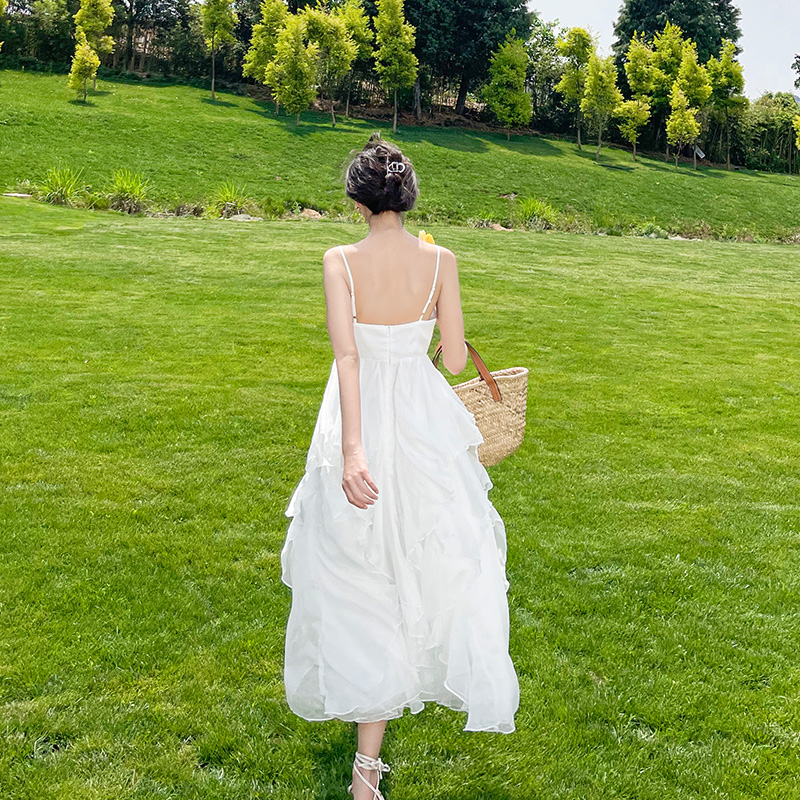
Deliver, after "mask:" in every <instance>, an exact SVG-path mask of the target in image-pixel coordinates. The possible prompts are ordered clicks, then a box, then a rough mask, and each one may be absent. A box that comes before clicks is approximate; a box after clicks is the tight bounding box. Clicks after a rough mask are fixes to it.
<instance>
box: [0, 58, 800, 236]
mask: <svg viewBox="0 0 800 800" xmlns="http://www.w3.org/2000/svg"><path fill="white" fill-rule="evenodd" d="M339 120H340V121H339V123H338V124H337V126H336V128H335V129H332V128H331V125H330V117H329V116H328V115H327V114H320V113H314V112H306V113H304V114H303V119H302V122H301V124H300V126H299V127H298V128H297V129H295V127H294V116H284V115H281V116H279V117H276V116H275V112H274V105H273V104H271V103H261V102H258V101H256V100H254V99H252V98H249V97H243V96H240V95H234V94H227V93H219V95H218V99H217V101H216V102H214V101H212V100H211V99H210V93H209V92H208V91H205V90H202V89H196V88H192V87H187V86H181V85H173V86H155V85H145V84H139V83H126V82H121V81H107V80H100V81H99V82H98V92H97V94H94V95H90V102H89V103H88V104H87V105H83V104H82V103H80V102H77V101H76V100H74V92H72V91H71V90H69V89H68V88H67V86H66V76H65V75H47V74H42V73H26V72H19V71H11V70H0V187H5V188H6V189H13V188H15V187H16V185H17V182H18V181H22V180H26V179H28V180H38V179H40V178H41V177H42V175H43V174H44V172H45V171H46V170H47V168H49V167H50V166H53V165H55V164H63V165H66V166H71V167H72V168H74V169H76V170H77V169H81V168H82V169H83V170H84V177H85V180H86V181H87V182H88V183H89V184H90V185H91V186H92V187H93V188H94V189H96V190H101V189H102V188H103V187H104V186H105V184H106V182H107V179H108V176H109V175H110V173H111V171H112V170H113V169H116V168H120V167H128V168H130V169H132V170H135V171H139V172H141V173H143V174H144V175H145V176H146V177H147V178H148V179H150V181H151V183H152V188H153V198H154V199H155V200H156V201H157V202H158V203H160V204H162V205H163V206H165V207H167V206H172V207H174V206H175V205H176V204H178V203H179V202H199V201H202V200H203V199H204V198H208V197H209V196H210V194H211V193H213V192H214V191H215V190H216V189H217V188H218V187H219V185H220V184H222V183H223V182H224V181H226V180H232V181H234V182H235V183H237V184H239V185H241V186H243V187H244V188H245V189H246V191H247V192H248V193H249V194H250V195H251V196H252V197H253V198H254V199H255V200H258V201H261V200H262V199H263V198H271V199H272V200H277V201H281V202H292V201H294V202H298V203H299V204H301V205H303V206H311V207H316V208H319V209H321V210H324V209H332V210H340V211H341V210H346V209H347V208H348V206H347V203H346V202H345V201H344V200H343V190H342V182H341V178H342V167H343V164H344V163H345V161H346V159H347V158H348V153H349V151H350V150H351V149H360V148H361V147H362V146H363V145H364V143H365V142H366V140H367V139H368V137H369V134H370V132H372V131H373V130H375V129H380V130H381V131H382V132H383V135H384V136H386V137H388V138H390V139H392V140H394V141H396V142H397V143H398V144H399V145H400V146H401V147H402V148H403V150H404V151H405V152H406V153H407V154H408V155H409V157H410V158H411V159H412V161H413V162H414V164H415V166H416V168H417V170H418V172H419V175H420V188H421V193H422V194H421V198H420V201H419V204H418V207H417V209H416V210H415V212H413V213H412V215H410V217H409V220H411V219H412V218H415V219H417V220H419V221H425V222H426V223H430V221H437V220H448V221H451V222H466V221H467V220H468V219H474V218H486V219H490V220H503V219H506V218H507V217H508V216H509V214H510V201H509V200H508V199H507V198H505V197H503V195H507V194H514V193H516V194H518V195H522V196H536V197H539V198H542V199H545V200H547V201H548V202H550V203H551V204H552V205H553V206H554V207H555V208H556V209H558V210H560V211H563V212H565V213H566V215H567V216H570V215H572V214H573V213H574V215H575V216H576V217H577V218H578V219H581V220H584V221H588V222H589V223H590V224H592V225H595V226H600V227H609V228H614V227H615V226H624V225H629V224H644V223H646V222H648V221H652V222H655V223H657V224H658V225H660V226H661V227H663V228H665V229H669V230H672V231H675V232H678V233H681V232H684V233H687V234H688V233H691V232H694V231H707V232H710V233H712V234H714V235H716V236H734V235H751V236H755V237H761V238H776V237H787V236H790V235H791V234H793V233H796V232H797V231H798V229H800V177H798V176H793V177H790V176H786V175H769V174H764V173H756V172H740V173H728V172H726V171H725V170H724V169H706V168H703V169H699V170H698V171H697V172H694V171H692V169H691V167H690V166H687V165H683V166H682V167H681V169H680V171H679V172H677V173H676V171H675V168H674V166H673V164H672V163H671V162H670V163H665V162H664V161H663V160H661V159H641V160H640V161H639V162H638V163H634V162H633V160H632V158H631V155H630V153H629V152H627V151H622V150H619V149H610V148H604V149H603V154H602V159H601V161H602V166H598V165H597V164H596V163H595V162H594V147H593V146H592V145H591V144H589V145H587V146H585V147H584V149H583V150H582V151H578V150H577V147H576V145H575V144H574V143H571V142H566V141H562V140H559V139H555V138H546V137H538V136H514V137H512V139H511V141H510V142H507V141H506V137H505V134H504V133H503V132H501V131H498V132H497V133H483V132H477V131H468V130H463V129H460V128H455V129H454V128H436V127H425V126H414V127H412V126H409V127H400V128H398V131H397V134H396V135H394V134H392V131H391V125H388V124H387V123H384V122H376V121H370V120H361V119H351V120H345V119H344V118H343V117H340V118H339ZM279 178H280V180H279Z"/></svg>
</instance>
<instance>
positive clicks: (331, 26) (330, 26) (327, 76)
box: [302, 0, 358, 128]
mask: <svg viewBox="0 0 800 800" xmlns="http://www.w3.org/2000/svg"><path fill="white" fill-rule="evenodd" d="M302 14H303V16H304V17H305V20H306V32H307V36H308V38H309V39H310V40H311V41H312V42H314V43H316V45H317V48H318V52H319V58H318V59H317V69H318V82H319V86H320V89H321V90H322V97H323V100H324V99H325V97H327V98H328V99H329V100H330V104H331V127H334V128H335V127H336V112H335V109H334V105H335V103H336V87H337V86H338V85H339V81H340V80H341V79H342V78H343V77H344V76H345V75H346V74H347V73H348V72H349V71H350V66H351V65H352V63H353V60H354V59H355V57H356V55H357V53H358V47H357V46H356V43H355V42H354V41H353V39H352V38H351V36H350V33H349V31H348V30H347V26H346V25H345V22H344V19H343V18H342V17H341V16H338V15H335V14H333V13H332V12H331V11H330V9H329V8H327V6H325V5H323V4H322V3H321V2H320V0H317V4H316V5H315V6H306V7H305V8H304V9H303V12H302Z"/></svg>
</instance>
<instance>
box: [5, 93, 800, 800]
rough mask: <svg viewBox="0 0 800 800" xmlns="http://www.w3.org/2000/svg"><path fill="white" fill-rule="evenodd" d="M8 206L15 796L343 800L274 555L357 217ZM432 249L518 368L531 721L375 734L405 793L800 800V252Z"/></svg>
mask: <svg viewBox="0 0 800 800" xmlns="http://www.w3.org/2000/svg"><path fill="white" fill-rule="evenodd" d="M44 85H46V83H45V84H44ZM65 108H67V109H70V108H71V107H70V106H65ZM70 113H74V111H73V112H70ZM209 113H210V112H209ZM349 135H352V134H349ZM492 146H495V145H492ZM498 146H499V145H498ZM0 219H2V226H0V297H2V303H1V304H0V337H1V338H0V376H2V377H1V380H0V448H1V449H0V455H1V457H0V474H1V475H2V480H1V481H0V520H2V536H0V797H2V798H3V800H22V799H23V798H24V799H25V800H45V799H46V798H47V799H49V798H53V799H56V798H57V799H58V800H85V799H90V800H94V799H95V798H97V799H98V800H99V799H100V798H113V799H114V800H123V798H204V800H211V799H212V798H225V799H226V800H234V798H235V800H245V798H252V800H256V798H258V799H259V800H260V799H261V798H266V797H270V798H273V797H274V798H279V799H280V800H295V799H296V800H306V799H307V798H315V799H316V800H321V799H322V798H331V800H333V798H342V800H343V799H344V798H345V797H346V794H345V786H346V785H347V783H348V781H349V778H350V763H351V759H352V756H353V751H354V747H355V738H354V726H353V725H351V724H349V723H344V722H338V721H330V722H326V723H309V722H305V721H303V720H301V719H299V718H297V717H295V716H294V715H293V714H292V712H291V711H290V710H289V709H288V707H287V705H286V703H285V699H284V693H283V685H282V659H283V633H284V628H285V622H286V617H287V613H288V608H289V601H290V592H289V589H288V588H287V587H285V586H284V585H283V584H282V583H281V581H280V563H279V553H280V548H281V546H282V544H283V540H284V536H285V531H286V524H287V520H286V518H285V517H284V516H283V512H284V509H285V507H286V504H287V502H288V499H289V495H290V493H291V491H292V489H293V487H294V485H295V484H296V482H297V481H298V480H299V478H300V477H301V475H302V472H303V468H304V460H305V454H306V449H307V447H308V444H309V442H310V438H311V433H312V429H313V425H314V421H315V419H316V413H317V410H318V407H319V402H320V400H321V397H322V390H323V386H324V383H325V381H326V379H327V377H328V372H329V369H330V363H331V360H332V357H333V356H332V351H331V348H330V343H329V341H328V338H327V332H326V328H325V319H324V298H323V293H322V284H321V257H322V253H323V251H324V250H325V249H326V248H328V247H330V246H331V245H333V244H336V243H343V242H349V241H355V240H357V239H359V238H361V237H362V236H363V235H364V234H365V232H366V229H365V227H364V226H363V225H361V226H356V225H349V224H332V223H326V222H318V223H314V222H299V221H298V222H288V221H287V222H274V223H260V224H259V223H255V224H253V223H251V224H248V223H232V222H226V221H217V222H214V221H207V220H195V219H155V218H127V217H122V216H118V215H116V214H113V213H100V212H89V211H80V210H73V209H64V208H57V207H52V206H47V205H43V204H37V203H33V202H30V201H20V200H16V201H14V200H8V199H5V198H0ZM412 230H414V229H412ZM433 233H434V235H435V236H436V238H437V241H438V242H439V243H440V244H443V245H445V246H447V247H449V248H451V249H452V250H453V251H454V252H455V253H456V254H457V255H458V256H459V263H460V274H461V283H462V297H463V305H464V315H465V324H466V331H467V336H468V338H469V340H470V341H471V342H472V343H473V344H474V345H475V346H476V348H477V349H478V351H479V352H480V354H481V355H482V356H483V358H484V359H485V360H486V362H487V364H488V366H489V368H490V369H500V368H503V367H509V366H516V365H526V366H528V367H529V368H530V384H529V390H528V391H529V403H528V420H527V426H528V427H527V434H526V438H525V441H524V443H523V444H522V446H521V447H520V449H519V450H518V451H517V452H516V453H515V454H514V455H513V456H511V457H510V458H508V459H506V460H505V461H503V462H502V463H501V464H499V465H497V466H495V467H492V468H491V469H490V474H491V477H492V480H493V481H494V488H493V489H492V490H491V494H490V497H491V498H492V500H493V502H494V503H495V505H496V507H497V509H498V511H499V512H500V514H501V515H502V516H503V518H504V520H505V521H506V526H507V534H508V544H509V556H508V576H509V580H510V583H511V588H510V592H509V604H510V612H511V631H512V638H511V653H512V657H513V659H514V662H515V665H516V668H517V671H518V674H519V678H520V684H521V706H520V710H519V713H518V715H517V731H516V732H515V733H514V734H511V735H509V736H504V735H502V734H485V733H463V732H462V727H463V724H464V720H465V716H466V715H464V714H459V713H456V712H452V711H450V710H448V709H444V708H440V707H437V706H432V705H429V706H428V707H427V708H426V709H425V711H423V712H422V713H421V714H419V715H418V716H411V715H408V714H407V715H406V717H404V718H402V719H400V720H395V721H392V722H390V723H389V727H388V731H387V735H386V740H385V749H384V752H383V757H384V759H385V760H386V761H387V762H388V763H390V764H391V765H392V771H391V773H389V775H387V776H386V778H385V782H384V784H383V785H384V787H385V789H386V794H387V800H391V798H394V799H395V800H429V799H430V798H436V800H534V798H535V799H536V800H540V799H541V800H564V798H585V800H597V799H599V798H603V799H605V798H635V799H636V800H644V799H645V798H653V800H666V799H667V798H668V799H669V800H672V799H673V798H729V799H730V800H736V799H738V798H769V799H770V800H787V798H798V797H800V777H799V776H800V748H798V737H799V736H800V702H799V701H800V663H799V662H798V658H797V655H798V652H800V625H798V611H797V609H798V606H797V598H798V590H800V580H799V579H800V541H799V539H798V532H800V503H799V501H798V497H799V496H800V475H799V474H798V464H800V442H798V437H797V431H798V424H799V423H800V413H799V412H798V401H799V400H800V352H799V351H798V341H800V323H799V322H798V320H800V315H798V304H799V303H800V250H798V249H795V248H788V247H785V246H783V247H781V246H773V245H742V244H739V245H734V244H725V243H720V242H700V241H691V242H680V241H652V240H645V239H637V238H623V239H620V238H610V237H581V236H569V235H565V234H552V235H546V234H531V233H524V232H509V233H505V232H493V231H482V230H476V229H470V228H459V227H450V228H434V229H433ZM437 341H438V334H437V332H436V331H435V332H434V338H433V343H432V347H431V352H432V351H433V346H435V344H436V342H437ZM445 374H446V375H447V377H448V380H450V381H451V383H455V382H457V381H461V380H466V379H467V378H469V377H472V376H474V375H475V374H476V371H475V368H474V366H473V365H472V363H471V362H470V364H469V366H468V368H467V369H466V370H465V371H464V372H463V373H461V375H459V376H452V375H449V374H448V373H445Z"/></svg>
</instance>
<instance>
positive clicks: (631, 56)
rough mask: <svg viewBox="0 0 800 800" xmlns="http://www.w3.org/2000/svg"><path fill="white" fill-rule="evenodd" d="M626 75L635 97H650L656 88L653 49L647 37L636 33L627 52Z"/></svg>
mask: <svg viewBox="0 0 800 800" xmlns="http://www.w3.org/2000/svg"><path fill="white" fill-rule="evenodd" d="M624 65H625V75H626V77H627V78H628V86H630V87H631V94H632V95H633V98H634V99H644V98H647V97H649V95H650V94H652V92H653V88H654V79H655V76H654V73H653V50H652V48H651V47H650V45H648V44H647V42H646V41H645V39H644V38H643V37H642V36H641V35H640V34H639V33H636V34H635V35H634V37H633V39H631V43H630V46H629V47H628V50H627V52H626V53H625V61H624Z"/></svg>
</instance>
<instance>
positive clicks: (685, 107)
mask: <svg viewBox="0 0 800 800" xmlns="http://www.w3.org/2000/svg"><path fill="white" fill-rule="evenodd" d="M670 106H671V108H672V111H671V113H670V115H669V117H668V119H667V141H668V142H669V143H670V144H671V145H675V147H676V149H675V169H678V156H679V155H680V150H681V148H683V146H684V145H687V144H694V143H695V142H696V141H697V137H698V136H699V135H700V123H699V122H698V121H697V109H694V108H690V107H689V101H688V99H687V97H686V95H685V94H684V92H683V90H682V89H681V87H680V86H678V84H677V83H676V84H674V86H673V87H672V93H671V95H670Z"/></svg>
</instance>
